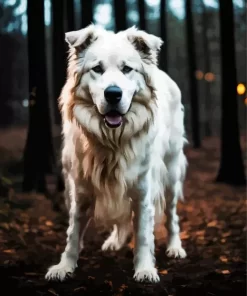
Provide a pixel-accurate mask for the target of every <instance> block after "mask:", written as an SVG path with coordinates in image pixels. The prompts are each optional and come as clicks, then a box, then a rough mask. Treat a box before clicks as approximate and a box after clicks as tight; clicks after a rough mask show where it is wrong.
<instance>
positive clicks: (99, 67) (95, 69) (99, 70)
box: [92, 65, 104, 74]
mask: <svg viewBox="0 0 247 296" xmlns="http://www.w3.org/2000/svg"><path fill="white" fill-rule="evenodd" d="M92 70H93V71H94V72H95V73H99V74H102V73H103V72H104V71H103V69H102V67H101V66H99V65H98V66H95V67H94V68H93V69H92Z"/></svg>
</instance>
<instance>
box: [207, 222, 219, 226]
mask: <svg viewBox="0 0 247 296" xmlns="http://www.w3.org/2000/svg"><path fill="white" fill-rule="evenodd" d="M216 225H217V220H213V221H211V222H209V223H208V224H207V227H215V226H216Z"/></svg>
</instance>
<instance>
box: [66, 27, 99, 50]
mask: <svg viewBox="0 0 247 296" xmlns="http://www.w3.org/2000/svg"><path fill="white" fill-rule="evenodd" d="M96 31H97V29H96V27H95V25H93V24H92V25H89V26H87V27H86V28H84V29H81V30H78V31H71V32H67V33H65V41H66V42H67V43H68V44H69V46H70V48H76V49H78V50H84V49H85V48H87V47H88V46H89V45H90V44H91V43H92V42H93V41H95V40H96V39H97V36H96Z"/></svg>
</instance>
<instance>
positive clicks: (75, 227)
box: [45, 176, 90, 281]
mask: <svg viewBox="0 0 247 296" xmlns="http://www.w3.org/2000/svg"><path fill="white" fill-rule="evenodd" d="M68 181H69V186H70V207H69V227H68V229H67V244H66V247H65V250H64V252H63V253H62V255H61V259H60V262H59V263H58V264H57V265H54V266H51V267H50V268H49V270H48V272H47V274H46V276H45V278H46V279H47V280H60V281H63V280H65V279H66V278H67V277H68V276H71V275H72V274H73V272H74V270H75V268H76V267H77V260H78V258H79V252H80V248H79V240H80V232H81V231H80V229H84V228H85V227H86V225H87V223H88V220H89V219H90V218H89V217H87V215H86V210H85V207H82V202H83V201H85V199H84V198H83V196H82V195H84V194H85V197H87V198H88V196H86V193H81V192H78V189H77V188H76V184H75V182H74V180H73V179H72V177H71V176H68ZM81 207H82V208H83V211H82V210H81Z"/></svg>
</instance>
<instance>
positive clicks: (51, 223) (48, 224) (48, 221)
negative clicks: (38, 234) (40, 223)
mask: <svg viewBox="0 0 247 296" xmlns="http://www.w3.org/2000/svg"><path fill="white" fill-rule="evenodd" d="M45 225H46V226H53V222H52V221H50V220H47V221H46V222H45Z"/></svg>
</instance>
